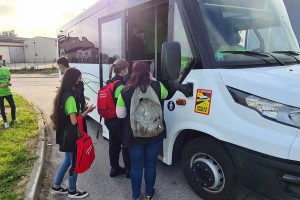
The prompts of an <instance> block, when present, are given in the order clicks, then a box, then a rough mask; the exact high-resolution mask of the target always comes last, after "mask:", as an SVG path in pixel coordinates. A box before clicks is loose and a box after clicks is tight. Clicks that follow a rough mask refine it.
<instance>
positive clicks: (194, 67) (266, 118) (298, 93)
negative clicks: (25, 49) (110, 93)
mask: <svg viewBox="0 0 300 200" xmlns="http://www.w3.org/2000/svg"><path fill="white" fill-rule="evenodd" d="M58 44H59V46H58V48H59V49H58V50H59V56H65V57H67V58H68V59H69V61H70V63H71V66H75V67H77V68H78V69H80V70H81V71H82V73H83V80H84V84H85V96H86V99H87V102H91V103H96V102H97V99H96V98H97V92H98V90H99V88H100V87H102V86H103V85H104V84H105V83H106V81H107V80H108V75H109V70H110V65H111V64H112V63H113V61H114V60H115V59H118V58H125V59H126V60H128V61H129V62H130V64H131V65H132V63H134V62H135V61H137V60H146V62H148V63H149V65H151V67H152V72H153V74H154V76H155V78H156V79H157V80H159V81H161V82H162V83H164V85H166V87H167V88H168V90H169V96H168V98H167V100H166V101H165V103H164V115H165V122H166V129H167V138H166V139H165V140H164V145H163V150H162V153H161V159H162V161H163V162H164V163H166V164H168V165H171V164H173V163H176V162H181V164H182V168H183V172H184V175H185V177H186V179H187V181H188V183H189V185H190V186H191V188H192V189H193V190H194V191H195V192H196V193H197V194H198V195H199V196H200V197H202V198H203V199H215V200H216V199H230V200H231V199H234V197H235V195H236V193H237V191H239V187H241V186H242V187H247V188H249V189H251V190H253V191H256V192H258V193H261V194H263V195H265V196H268V197H270V198H272V199H280V200H282V199H285V200H293V199H294V200H296V199H299V198H300V132H299V128H300V56H299V55H300V54H299V45H298V41H297V39H296V37H295V35H294V32H293V29H292V27H291V24H290V21H289V18H288V15H287V12H286V9H285V6H284V3H283V1H282V0H169V1H168V0H101V1H99V2H97V3H96V4H95V5H94V6H92V7H91V8H89V9H87V10H86V11H84V12H83V13H82V14H81V15H79V16H78V17H76V18H75V19H74V20H72V21H70V22H69V23H68V24H66V25H65V26H63V27H62V28H61V29H60V30H58ZM129 75H130V71H129ZM129 75H128V76H129ZM127 79H128V77H127ZM90 116H91V117H92V118H93V119H95V120H97V121H98V122H100V117H99V115H98V113H97V111H94V112H93V113H91V115H90ZM101 123H102V124H103V120H102V122H101ZM103 127H104V128H103V135H104V136H105V137H107V135H108V134H107V130H106V128H105V126H104V125H103Z"/></svg>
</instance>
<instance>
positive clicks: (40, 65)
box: [6, 58, 57, 70]
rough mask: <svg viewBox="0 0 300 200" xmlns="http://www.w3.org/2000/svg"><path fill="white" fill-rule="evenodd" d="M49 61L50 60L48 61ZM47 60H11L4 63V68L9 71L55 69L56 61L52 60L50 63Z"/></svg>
mask: <svg viewBox="0 0 300 200" xmlns="http://www.w3.org/2000/svg"><path fill="white" fill-rule="evenodd" d="M50 60H51V59H50ZM50 60H49V59H46V58H44V59H39V60H37V61H36V60H35V59H34V60H32V61H28V60H27V61H23V62H15V61H14V60H11V62H10V63H7V62H6V67H8V68H9V69H16V70H18V69H25V70H26V69H34V70H35V69H47V68H54V67H57V64H56V59H55V58H54V59H52V60H51V61H50Z"/></svg>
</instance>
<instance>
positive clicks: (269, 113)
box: [227, 87, 300, 128]
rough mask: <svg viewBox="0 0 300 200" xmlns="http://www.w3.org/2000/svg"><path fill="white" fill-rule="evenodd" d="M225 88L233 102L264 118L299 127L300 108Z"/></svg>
mask: <svg viewBox="0 0 300 200" xmlns="http://www.w3.org/2000/svg"><path fill="white" fill-rule="evenodd" d="M227 88H228V90H229V92H230V94H231V96H232V97H233V99H234V101H235V102H237V103H239V104H241V105H243V106H246V107H249V108H252V109H254V110H256V111H257V112H258V113H259V114H260V115H261V116H263V117H264V118H266V119H270V120H273V121H276V122H279V123H283V124H286V125H289V126H293V127H297V128H300V108H296V107H292V106H288V105H285V104H281V103H277V102H275V101H271V100H268V99H265V98H262V97H259V96H255V95H252V94H249V93H246V92H243V91H240V90H237V89H234V88H231V87H227Z"/></svg>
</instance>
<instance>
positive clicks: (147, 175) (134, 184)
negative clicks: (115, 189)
mask: <svg viewBox="0 0 300 200" xmlns="http://www.w3.org/2000/svg"><path fill="white" fill-rule="evenodd" d="M162 146H163V139H154V140H146V141H145V142H144V143H143V144H138V145H133V146H132V147H129V154H130V159H131V172H130V178H131V189H132V193H133V194H132V197H133V198H135V199H138V198H139V197H140V196H141V184H142V176H143V169H144V168H145V171H144V179H145V186H146V187H145V190H146V191H145V193H146V195H147V196H151V195H153V193H154V184H155V179H156V161H157V156H158V154H159V152H160V150H161V149H162Z"/></svg>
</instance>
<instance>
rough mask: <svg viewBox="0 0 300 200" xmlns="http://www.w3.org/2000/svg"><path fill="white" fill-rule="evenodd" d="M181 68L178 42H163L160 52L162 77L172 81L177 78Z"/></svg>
mask: <svg viewBox="0 0 300 200" xmlns="http://www.w3.org/2000/svg"><path fill="white" fill-rule="evenodd" d="M180 68H181V50H180V43H179V42H165V43H163V45H162V52H161V73H162V78H163V79H165V80H169V81H174V80H176V79H178V78H179V75H180Z"/></svg>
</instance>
